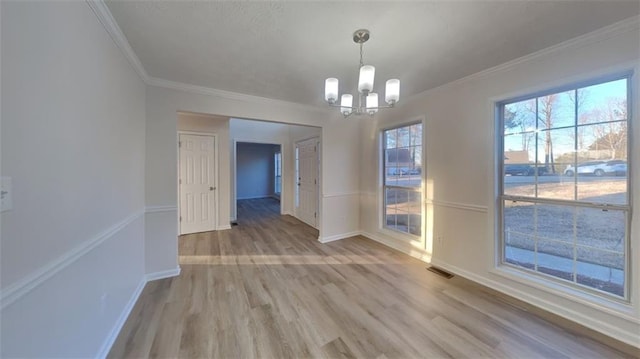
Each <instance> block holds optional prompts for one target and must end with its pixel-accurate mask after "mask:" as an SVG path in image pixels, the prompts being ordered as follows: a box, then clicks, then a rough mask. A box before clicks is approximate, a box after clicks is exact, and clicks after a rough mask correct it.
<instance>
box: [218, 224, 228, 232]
mask: <svg viewBox="0 0 640 359" xmlns="http://www.w3.org/2000/svg"><path fill="white" fill-rule="evenodd" d="M227 229H231V224H223V225H221V226H218V228H216V231H224V230H227Z"/></svg>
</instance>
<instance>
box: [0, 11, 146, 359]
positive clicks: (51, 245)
mask: <svg viewBox="0 0 640 359" xmlns="http://www.w3.org/2000/svg"><path fill="white" fill-rule="evenodd" d="M0 6H1V27H2V28H1V34H2V38H1V46H2V48H1V52H2V68H1V71H2V95H3V97H2V142H1V143H2V147H1V158H2V159H1V161H2V162H1V163H2V167H1V172H2V176H10V177H12V179H13V209H12V210H11V211H8V212H3V213H2V214H1V222H2V225H1V240H0V246H1V257H0V259H1V260H0V261H1V264H0V269H1V277H0V282H1V288H2V313H1V327H0V330H1V347H2V349H1V350H2V351H1V356H2V357H56V356H57V357H94V356H96V355H98V354H99V352H100V351H102V353H104V350H105V348H106V349H108V345H109V340H111V339H113V336H112V335H113V334H117V333H114V332H113V331H114V330H117V327H118V324H119V323H120V324H121V320H123V315H126V311H127V306H128V304H131V303H130V300H131V299H132V298H135V296H136V295H137V294H136V293H138V292H137V291H138V290H140V289H141V288H142V287H141V284H144V282H143V277H144V274H145V268H144V242H143V241H144V216H143V213H144V185H145V184H144V167H145V145H144V143H145V128H144V126H145V85H144V84H143V82H142V81H141V80H140V79H139V77H138V76H137V75H136V73H135V72H134V71H133V69H132V68H131V66H130V65H129V63H128V62H127V61H126V60H125V58H124V56H123V55H122V53H121V52H120V50H119V49H118V48H117V47H116V46H115V44H114V42H113V41H112V39H111V38H110V36H109V35H108V34H107V32H106V31H105V29H104V28H103V27H102V25H101V24H100V22H98V20H97V18H96V16H95V15H94V13H93V12H92V10H91V8H90V7H89V6H88V5H87V3H85V2H55V3H51V2H5V1H3V2H1V5H0ZM123 313H124V314H123ZM110 335H111V336H110Z"/></svg>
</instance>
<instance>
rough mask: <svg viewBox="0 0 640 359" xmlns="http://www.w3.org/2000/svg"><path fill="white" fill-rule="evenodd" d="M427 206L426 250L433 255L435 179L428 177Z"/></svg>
mask: <svg viewBox="0 0 640 359" xmlns="http://www.w3.org/2000/svg"><path fill="white" fill-rule="evenodd" d="M422 188H423V189H424V191H425V192H424V193H425V198H426V200H425V201H424V203H425V208H424V216H423V217H424V227H423V228H424V230H425V248H424V250H425V251H426V252H427V253H429V254H431V255H433V240H434V238H433V201H432V199H433V180H432V179H427V183H426V186H425V184H424V182H423V184H422Z"/></svg>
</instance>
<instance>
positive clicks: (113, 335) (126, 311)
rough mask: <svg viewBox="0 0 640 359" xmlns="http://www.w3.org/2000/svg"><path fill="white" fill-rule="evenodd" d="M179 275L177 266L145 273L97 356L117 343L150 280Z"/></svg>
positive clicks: (103, 353) (104, 353) (101, 356)
mask: <svg viewBox="0 0 640 359" xmlns="http://www.w3.org/2000/svg"><path fill="white" fill-rule="evenodd" d="M178 275H180V267H177V268H175V269H169V270H165V271H159V272H154V273H148V274H146V275H144V276H143V277H142V279H140V283H138V287H137V288H136V290H135V291H134V292H133V294H132V295H131V298H130V299H129V301H128V302H127V305H126V306H125V307H124V309H123V310H122V313H120V316H119V317H118V320H117V321H116V324H115V325H114V326H113V329H111V332H109V336H108V337H107V339H105V341H104V343H103V344H102V346H101V347H100V350H99V351H98V354H97V355H96V357H97V358H100V359H103V358H106V357H107V355H109V352H110V351H111V347H112V346H113V343H115V341H116V339H117V338H118V335H119V334H120V331H121V330H122V327H123V326H124V323H126V322H127V319H128V318H129V315H130V314H131V311H132V310H133V307H134V306H135V305H136V302H138V299H139V298H140V294H142V290H143V289H144V286H145V285H146V284H147V283H148V282H151V281H153V280H158V279H164V278H170V277H175V276H178Z"/></svg>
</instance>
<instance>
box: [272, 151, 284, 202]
mask: <svg viewBox="0 0 640 359" xmlns="http://www.w3.org/2000/svg"><path fill="white" fill-rule="evenodd" d="M273 162H274V169H273V170H274V176H273V182H274V183H273V187H274V188H273V193H274V194H275V195H277V196H280V195H281V194H282V152H281V151H280V150H278V151H276V152H274V153H273ZM278 180H279V181H278Z"/></svg>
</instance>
